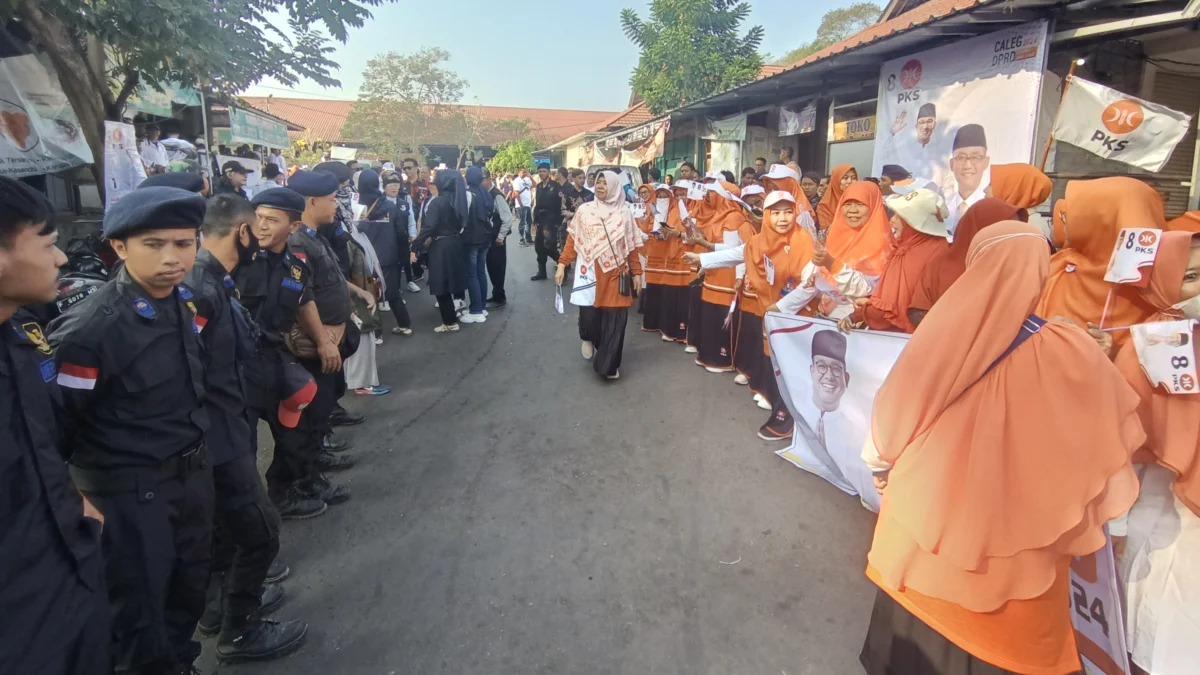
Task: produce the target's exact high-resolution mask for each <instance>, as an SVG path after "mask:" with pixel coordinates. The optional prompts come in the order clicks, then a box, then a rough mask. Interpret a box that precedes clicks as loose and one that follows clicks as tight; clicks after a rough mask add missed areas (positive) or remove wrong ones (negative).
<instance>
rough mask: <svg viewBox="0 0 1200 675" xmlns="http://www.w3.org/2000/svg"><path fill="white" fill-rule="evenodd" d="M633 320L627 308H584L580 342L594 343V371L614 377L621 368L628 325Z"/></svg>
mask: <svg viewBox="0 0 1200 675" xmlns="http://www.w3.org/2000/svg"><path fill="white" fill-rule="evenodd" d="M628 320H629V308H627V307H619V308H618V307H580V308H579V339H580V340H584V341H586V342H591V343H592V346H593V347H595V349H596V351H595V353H594V354H593V356H592V368H593V369H594V370H595V371H596V374H597V375H604V376H607V377H612V376H613V375H616V374H617V369H618V368H620V367H621V353H622V352H623V351H624V350H625V323H626V322H627V321H628Z"/></svg>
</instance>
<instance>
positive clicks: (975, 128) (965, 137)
mask: <svg viewBox="0 0 1200 675" xmlns="http://www.w3.org/2000/svg"><path fill="white" fill-rule="evenodd" d="M986 147H987V136H986V135H985V134H984V133H983V127H982V126H980V125H978V124H964V125H963V126H962V128H960V129H959V130H958V133H957V134H954V146H953V147H952V148H951V151H953V150H957V149H959V148H986Z"/></svg>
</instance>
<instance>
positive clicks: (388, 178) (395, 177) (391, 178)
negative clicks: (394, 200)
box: [383, 171, 404, 186]
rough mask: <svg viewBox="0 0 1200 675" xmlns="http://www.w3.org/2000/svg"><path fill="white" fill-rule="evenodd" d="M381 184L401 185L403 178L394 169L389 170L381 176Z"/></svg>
mask: <svg viewBox="0 0 1200 675" xmlns="http://www.w3.org/2000/svg"><path fill="white" fill-rule="evenodd" d="M383 184H384V185H385V186H386V185H403V184H404V178H402V177H401V176H400V174H398V173H396V172H395V171H389V172H388V173H387V175H385V176H384V177H383Z"/></svg>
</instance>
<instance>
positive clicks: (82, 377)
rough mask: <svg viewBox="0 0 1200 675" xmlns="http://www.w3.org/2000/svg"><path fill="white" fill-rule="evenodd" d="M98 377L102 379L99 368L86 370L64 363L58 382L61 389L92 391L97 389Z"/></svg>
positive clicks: (59, 371)
mask: <svg viewBox="0 0 1200 675" xmlns="http://www.w3.org/2000/svg"><path fill="white" fill-rule="evenodd" d="M98 377H100V369H99V368H85V367H83V366H77V365H75V364H74V363H64V364H62V367H61V368H59V369H58V378H57V380H56V381H57V382H58V386H60V387H66V388H68V389H85V390H87V391H91V390H92V389H95V388H96V378H98Z"/></svg>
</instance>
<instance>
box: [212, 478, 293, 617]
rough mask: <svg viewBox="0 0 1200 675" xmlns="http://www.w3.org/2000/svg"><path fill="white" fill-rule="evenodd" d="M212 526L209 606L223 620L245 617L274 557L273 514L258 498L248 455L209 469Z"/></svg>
mask: <svg viewBox="0 0 1200 675" xmlns="http://www.w3.org/2000/svg"><path fill="white" fill-rule="evenodd" d="M213 487H214V488H215V492H216V520H215V524H214V527H213V562H212V579H211V581H210V583H209V586H208V602H209V604H214V603H218V602H219V603H221V604H222V609H224V612H225V616H226V617H227V619H226V620H227V621H228V620H231V619H233V620H237V619H242V618H244V617H247V616H249V615H250V614H252V613H254V612H255V611H257V610H258V608H259V604H260V602H261V600H262V594H263V584H264V582H265V580H266V578H267V570H268V569H269V568H270V567H271V562H272V561H274V560H275V556H276V554H278V553H279V514H278V513H276V511H275V507H274V506H272V505H271V502H270V501H269V500H268V499H267V496H266V495H265V494H264V493H263V490H262V485H261V483H260V482H259V478H258V467H257V465H256V464H255V461H254V456H253V455H246V456H244V457H239V458H237V459H235V460H233V461H230V462H225V463H224V464H221V465H218V466H215V467H213Z"/></svg>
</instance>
